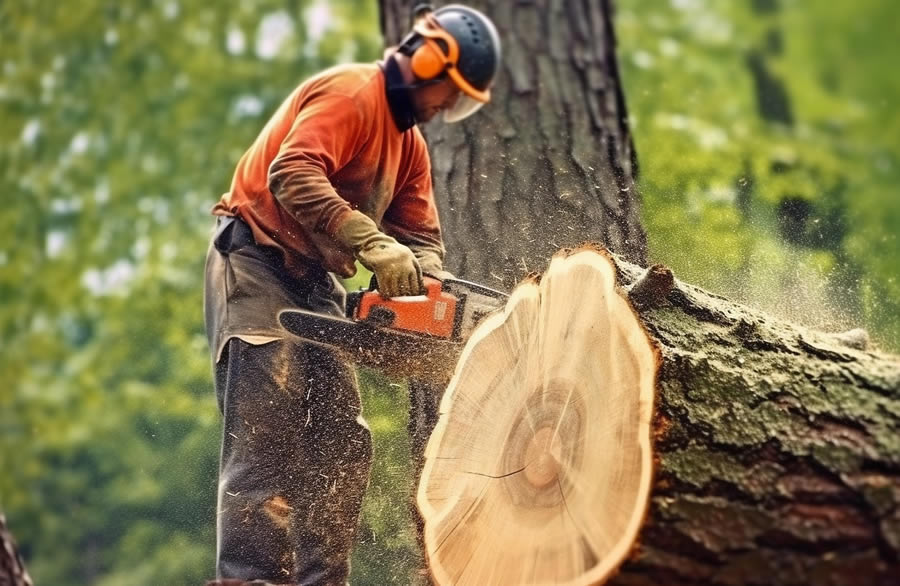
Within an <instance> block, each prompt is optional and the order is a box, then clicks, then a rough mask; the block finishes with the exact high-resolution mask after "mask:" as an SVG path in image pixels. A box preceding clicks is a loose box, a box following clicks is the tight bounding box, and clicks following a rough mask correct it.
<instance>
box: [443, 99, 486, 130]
mask: <svg viewBox="0 0 900 586" xmlns="http://www.w3.org/2000/svg"><path fill="white" fill-rule="evenodd" d="M482 106H484V102H479V101H478V100H476V99H475V98H473V97H471V96H467V95H466V94H464V93H462V92H460V94H459V99H457V100H456V103H455V104H453V107H452V108H447V109H446V110H444V122H448V123H450V122H459V121H460V120H465V119H466V118H468V117H469V116H471V115H472V114H474V113H475V112H477V111H478V109H479V108H481V107H482Z"/></svg>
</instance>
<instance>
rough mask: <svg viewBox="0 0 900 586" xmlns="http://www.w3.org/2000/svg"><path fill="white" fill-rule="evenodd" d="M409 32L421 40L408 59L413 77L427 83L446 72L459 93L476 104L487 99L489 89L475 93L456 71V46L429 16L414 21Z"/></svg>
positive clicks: (448, 35)
mask: <svg viewBox="0 0 900 586" xmlns="http://www.w3.org/2000/svg"><path fill="white" fill-rule="evenodd" d="M413 32H415V33H417V34H418V35H419V36H420V37H421V44H420V45H419V46H418V47H417V48H416V49H415V50H414V51H413V53H412V55H411V56H410V67H411V69H412V72H413V74H414V75H415V76H416V77H418V78H419V79H421V80H424V81H427V80H432V79H435V78H436V77H438V76H439V75H441V74H443V73H444V72H446V73H447V75H449V76H450V78H451V79H452V80H453V82H454V83H455V84H456V87H458V88H459V89H460V90H462V92H463V93H465V94H467V95H468V96H470V97H472V98H473V99H475V100H477V101H479V102H488V101H489V100H490V99H491V92H490V90H489V89H484V90H479V89H476V88H475V87H473V86H472V84H471V83H469V82H468V81H467V80H466V79H465V78H464V77H463V76H462V74H461V73H460V71H459V67H458V65H459V43H458V42H457V40H456V39H455V38H454V37H453V35H451V34H450V33H449V32H447V31H446V30H444V29H443V28H442V27H441V24H440V22H438V20H437V19H436V18H435V17H434V15H433V14H426V15H425V16H423V17H422V18H421V19H420V20H419V21H417V22H416V24H415V25H413ZM438 41H441V43H443V46H442V45H441V43H439V42H438ZM445 51H446V52H445Z"/></svg>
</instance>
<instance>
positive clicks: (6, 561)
mask: <svg viewBox="0 0 900 586" xmlns="http://www.w3.org/2000/svg"><path fill="white" fill-rule="evenodd" d="M0 586H33V582H32V581H31V576H29V575H28V571H27V570H26V569H25V563H24V562H23V561H22V556H21V555H20V554H19V548H18V547H17V546H16V540H15V539H13V536H12V534H11V533H10V532H9V529H7V527H6V516H5V515H3V514H2V513H0Z"/></svg>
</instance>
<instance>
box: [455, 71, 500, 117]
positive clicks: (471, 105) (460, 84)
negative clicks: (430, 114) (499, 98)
mask: <svg viewBox="0 0 900 586" xmlns="http://www.w3.org/2000/svg"><path fill="white" fill-rule="evenodd" d="M447 74H448V75H449V76H450V79H452V80H453V83H455V84H456V87H457V88H459V98H457V100H456V103H455V104H453V105H452V106H451V107H449V108H447V109H446V110H444V122H448V123H453V122H459V121H460V120H465V119H466V118H468V117H469V116H471V115H472V114H474V113H475V112H477V111H478V109H479V108H481V107H482V106H484V105H485V104H486V103H488V102H489V101H490V100H491V90H490V89H487V90H478V89H475V88H474V87H472V85H471V84H470V83H469V82H468V81H467V80H466V78H464V77H463V76H462V74H460V72H459V69H457V68H456V67H450V68H448V70H447Z"/></svg>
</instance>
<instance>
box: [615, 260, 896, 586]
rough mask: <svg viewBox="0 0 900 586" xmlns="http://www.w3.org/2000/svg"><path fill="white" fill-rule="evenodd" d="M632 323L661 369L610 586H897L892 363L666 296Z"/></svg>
mask: <svg viewBox="0 0 900 586" xmlns="http://www.w3.org/2000/svg"><path fill="white" fill-rule="evenodd" d="M618 267H619V273H620V278H621V279H622V284H623V285H624V286H629V285H630V284H631V283H632V282H634V281H635V280H636V279H637V278H638V277H639V275H640V274H641V272H642V271H641V269H639V268H638V267H636V266H634V265H630V264H628V263H626V262H622V261H620V262H619V263H618ZM651 305H652V304H651ZM639 315H640V318H641V320H642V321H643V323H644V325H645V327H646V328H647V330H648V332H649V333H650V335H651V337H652V338H653V339H654V340H655V341H656V343H657V344H658V346H659V349H660V350H661V352H662V357H663V363H662V367H661V370H660V373H659V377H658V384H657V398H656V413H655V419H654V424H653V429H654V435H655V441H654V451H655V458H656V478H655V484H654V488H653V489H652V493H651V494H652V496H651V503H650V513H649V515H648V517H647V520H646V522H645V525H644V527H643V529H642V530H641V532H640V533H639V535H638V540H637V544H636V547H635V549H634V551H633V552H632V555H631V556H630V558H629V560H628V561H627V562H626V563H625V564H624V565H623V566H622V567H621V569H620V572H619V574H618V575H617V576H616V577H615V578H614V579H613V580H611V583H613V584H629V585H643V584H647V585H650V584H668V585H677V584H701V583H702V584H835V585H838V584H888V583H896V582H895V580H896V578H897V576H898V575H900V564H898V555H900V358H898V357H897V356H891V355H885V354H880V353H878V352H876V351H872V350H860V349H858V348H859V347H861V346H864V345H865V343H866V342H865V336H862V335H852V336H838V335H829V334H824V333H820V332H814V331H811V330H808V329H805V328H802V327H799V326H796V325H793V324H790V323H786V322H783V321H778V320H775V319H772V318H770V317H768V316H766V315H764V314H762V313H759V312H756V311H753V310H751V309H749V308H747V307H743V306H740V305H737V304H734V303H732V302H729V301H728V300H726V299H723V298H721V297H717V296H715V295H712V294H709V293H706V292H704V291H702V290H700V289H697V288H695V287H692V286H690V285H687V284H684V283H680V282H677V281H676V283H675V285H674V288H673V290H672V291H671V293H669V294H668V295H667V296H666V298H665V300H664V301H663V304H662V305H661V306H659V307H655V308H654V307H646V306H645V307H644V308H643V309H641V310H639ZM857 334H858V332H857ZM854 347H856V348H854Z"/></svg>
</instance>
